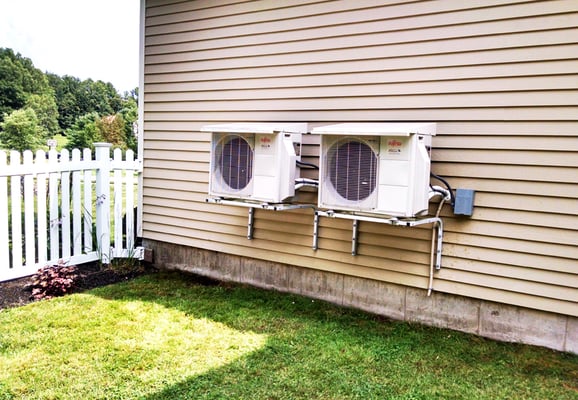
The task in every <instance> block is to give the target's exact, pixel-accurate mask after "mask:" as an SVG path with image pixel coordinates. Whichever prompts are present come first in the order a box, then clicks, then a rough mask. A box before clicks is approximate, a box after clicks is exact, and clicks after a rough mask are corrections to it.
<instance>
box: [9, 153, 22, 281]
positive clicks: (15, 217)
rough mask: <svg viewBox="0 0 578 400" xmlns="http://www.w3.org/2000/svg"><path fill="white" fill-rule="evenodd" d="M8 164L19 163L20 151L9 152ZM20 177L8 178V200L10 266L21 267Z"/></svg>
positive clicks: (16, 268)
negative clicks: (10, 242)
mask: <svg viewBox="0 0 578 400" xmlns="http://www.w3.org/2000/svg"><path fill="white" fill-rule="evenodd" d="M10 165H20V153H18V152H17V151H11V152H10ZM21 184H22V178H21V177H20V176H12V177H11V178H10V200H11V202H12V210H11V213H12V268H13V269H15V270H18V269H21V268H22V219H21V217H22V203H21V199H22V198H21V196H20V187H21Z"/></svg>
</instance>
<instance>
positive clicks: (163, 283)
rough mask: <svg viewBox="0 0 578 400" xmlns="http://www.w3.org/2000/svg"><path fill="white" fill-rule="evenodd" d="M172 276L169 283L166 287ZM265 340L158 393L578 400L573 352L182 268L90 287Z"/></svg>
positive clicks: (183, 395) (202, 396)
mask: <svg viewBox="0 0 578 400" xmlns="http://www.w3.org/2000/svg"><path fill="white" fill-rule="evenodd" d="M167 282H168V284H167ZM92 293H93V294H94V295H97V296H100V297H103V298H105V299H108V300H122V301H144V302H154V303H156V304H158V305H162V306H164V307H167V308H173V309H176V310H179V311H180V312H182V313H184V314H186V315H188V316H190V317H191V318H199V319H207V320H211V321H214V322H218V323H221V324H225V325H226V326H228V327H230V328H232V329H235V330H238V331H241V332H254V333H258V334H264V335H266V336H267V341H266V344H265V345H264V346H263V347H261V348H260V349H258V350H256V351H254V352H252V353H249V354H246V355H244V356H242V357H241V358H238V359H235V360H234V361H232V362H230V363H229V364H226V365H224V366H221V367H218V368H214V369H212V370H210V371H208V372H205V373H202V374H199V375H192V376H184V377H183V380H182V381H181V382H179V383H176V384H172V385H168V386H166V387H164V388H163V389H161V390H158V391H156V392H154V393H152V394H150V395H148V396H147V397H146V399H150V400H153V399H154V400H159V399H350V398H351V399H353V398H359V399H389V398H391V399H462V398H472V399H496V398H512V399H517V398H523V399H550V398H556V399H576V398H577V394H578V383H577V379H578V375H577V372H576V371H577V370H578V357H576V356H573V355H569V354H560V353H557V352H553V351H550V350H547V349H542V348H536V347H531V346H524V345H514V344H505V343H498V342H494V341H491V340H486V339H482V338H479V337H476V336H473V335H467V334H462V333H458V332H454V331H448V330H443V329H436V328H430V327H424V326H417V325H411V324H407V323H402V322H396V321H390V320H387V319H383V318H380V317H377V316H373V315H370V314H367V313H363V312H359V311H356V310H351V309H346V308H340V307H337V306H334V305H330V304H326V303H324V302H320V301H317V300H311V299H308V298H303V297H300V296H294V295H288V294H283V293H275V292H270V291H264V290H260V289H255V288H250V287H244V286H241V285H227V284H218V283H216V282H213V281H210V280H205V279H199V278H198V277H194V276H190V275H183V274H165V273H161V274H158V275H156V276H148V277H145V278H141V279H138V280H136V281H133V282H130V283H128V284H122V285H115V286H114V287H109V288H107V289H106V290H95V291H93V292H92Z"/></svg>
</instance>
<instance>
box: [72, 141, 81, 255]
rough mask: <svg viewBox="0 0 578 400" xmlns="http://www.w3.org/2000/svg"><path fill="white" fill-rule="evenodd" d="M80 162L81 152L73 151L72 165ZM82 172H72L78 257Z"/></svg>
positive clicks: (74, 243)
mask: <svg viewBox="0 0 578 400" xmlns="http://www.w3.org/2000/svg"><path fill="white" fill-rule="evenodd" d="M79 161H80V150H78V149H73V150H72V163H73V164H75V163H78V162H79ZM80 205H81V187H80V171H73V172H72V254H73V255H75V256H78V255H80V254H82V225H81V217H82V209H81V207H80Z"/></svg>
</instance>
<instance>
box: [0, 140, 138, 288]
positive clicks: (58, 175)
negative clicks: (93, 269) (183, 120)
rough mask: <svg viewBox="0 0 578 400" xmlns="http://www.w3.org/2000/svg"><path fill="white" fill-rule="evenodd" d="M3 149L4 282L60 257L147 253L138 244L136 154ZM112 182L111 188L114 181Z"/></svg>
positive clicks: (106, 258)
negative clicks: (6, 150) (8, 151)
mask: <svg viewBox="0 0 578 400" xmlns="http://www.w3.org/2000/svg"><path fill="white" fill-rule="evenodd" d="M110 149H111V145H110V144H108V143H96V144H95V155H96V157H95V158H94V159H93V158H92V154H91V151H90V149H84V150H83V151H82V152H81V151H80V150H78V149H74V150H72V152H69V151H68V150H63V151H62V152H61V153H60V154H59V153H57V152H56V151H55V150H50V151H49V152H44V151H42V150H39V151H37V152H36V154H33V153H32V152H31V151H25V152H24V153H23V154H22V155H21V154H20V153H19V152H16V151H12V152H10V155H9V158H8V157H7V155H6V152H4V151H0V281H5V280H9V279H15V278H19V277H23V276H27V275H32V274H34V273H35V272H36V271H37V270H38V269H39V268H41V267H44V266H46V265H53V264H57V263H58V262H59V261H60V260H61V261H62V262H64V263H65V264H81V263H85V262H90V261H97V260H100V261H101V262H102V263H103V264H109V263H110V261H111V260H112V259H114V258H122V257H125V258H126V257H131V258H142V248H135V240H134V238H135V237H136V235H135V232H136V221H135V212H134V207H135V196H134V192H135V185H137V184H138V179H137V178H136V177H135V174H137V173H139V172H140V171H141V163H140V162H139V161H138V160H134V153H133V152H132V151H131V150H128V151H126V153H125V158H124V159H123V157H122V156H123V154H122V151H121V150H120V149H115V150H114V152H113V158H112V159H111V158H110ZM111 186H112V188H111Z"/></svg>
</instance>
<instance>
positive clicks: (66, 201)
mask: <svg viewBox="0 0 578 400" xmlns="http://www.w3.org/2000/svg"><path fill="white" fill-rule="evenodd" d="M69 161H70V160H69V153H68V150H66V149H64V150H62V152H61V153H60V163H61V164H62V165H69V164H70V162H69ZM60 182H61V188H60V193H61V196H60V209H61V214H60V226H61V235H62V242H61V243H62V249H61V257H62V258H70V172H69V171H62V176H61V178H60Z"/></svg>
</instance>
